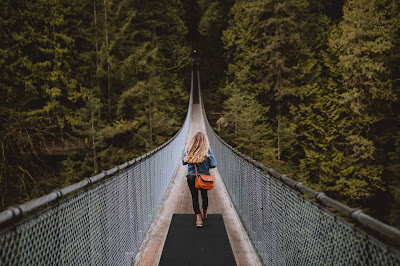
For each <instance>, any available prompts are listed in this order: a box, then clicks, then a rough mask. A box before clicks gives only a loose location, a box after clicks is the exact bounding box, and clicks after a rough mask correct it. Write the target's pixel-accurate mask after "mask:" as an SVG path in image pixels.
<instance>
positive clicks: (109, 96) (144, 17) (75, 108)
mask: <svg viewBox="0 0 400 266" xmlns="http://www.w3.org/2000/svg"><path fill="white" fill-rule="evenodd" d="M0 10H1V11H0V12H1V15H0V21H1V23H2V27H1V30H0V34H1V36H0V37H1V40H0V54H1V57H0V58H1V59H0V68H1V70H2V74H3V75H2V78H1V79H0V84H1V89H0V104H1V108H2V115H1V121H2V125H1V128H0V138H1V139H2V154H3V156H2V160H1V164H0V169H1V172H0V173H1V176H0V180H1V182H0V184H1V185H0V193H1V196H2V207H5V206H7V205H10V204H13V203H20V202H21V201H24V200H27V199H31V198H32V197H35V196H39V195H41V194H43V193H48V192H49V191H51V190H52V189H54V188H56V187H60V186H61V185H69V184H72V183H74V182H76V181H79V180H81V179H82V178H84V177H87V176H91V175H93V174H95V173H98V172H99V171H101V170H105V169H109V168H111V167H113V166H115V165H117V164H120V163H123V162H125V161H127V160H130V159H132V158H134V157H136V156H139V155H141V154H143V153H144V152H146V151H149V150H151V149H153V148H155V147H157V146H158V145H160V144H162V143H163V142H165V141H166V140H168V139H169V138H170V137H172V135H173V134H174V133H175V132H177V131H178V129H179V128H180V126H181V124H182V123H183V119H184V116H185V113H186V109H187V101H188V95H186V93H185V90H183V83H182V81H181V79H182V77H181V76H180V75H181V71H182V69H183V68H185V67H186V66H187V64H188V56H189V51H190V50H189V48H188V46H187V45H186V42H185V39H186V34H187V28H186V25H185V24H184V22H183V20H182V16H183V15H184V14H183V10H182V5H181V3H180V1H177V0H168V1H163V2H159V1H130V0H122V1H110V0H105V1H100V0H92V1H67V2H65V1H59V0H55V1H43V0H40V1H34V2H29V1H28V2H26V1H25V2H24V1H3V2H2V3H1V4H0ZM50 139H51V140H52V141H53V146H54V145H55V147H49V142H50ZM54 143H55V144H54ZM82 143H83V144H82ZM67 145H69V147H72V148H71V149H68V146H67ZM71 145H72V146H71ZM60 149H63V151H62V152H61V154H55V152H56V151H58V150H60Z"/></svg>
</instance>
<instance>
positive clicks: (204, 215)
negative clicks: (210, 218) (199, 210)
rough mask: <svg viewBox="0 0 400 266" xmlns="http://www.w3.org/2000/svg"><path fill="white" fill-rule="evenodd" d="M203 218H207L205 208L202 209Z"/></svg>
mask: <svg viewBox="0 0 400 266" xmlns="http://www.w3.org/2000/svg"><path fill="white" fill-rule="evenodd" d="M203 219H207V210H203Z"/></svg>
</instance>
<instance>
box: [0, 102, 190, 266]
mask: <svg viewBox="0 0 400 266" xmlns="http://www.w3.org/2000/svg"><path fill="white" fill-rule="evenodd" d="M189 119H190V109H189V112H188V114H187V117H186V121H185V123H184V125H183V127H182V129H181V131H180V132H179V134H177V135H176V136H175V137H174V138H173V140H172V141H170V142H169V143H168V144H166V145H165V146H163V147H160V148H159V149H157V150H156V151H155V152H152V153H149V154H147V155H146V156H144V157H143V158H141V159H137V160H136V161H135V162H132V165H131V166H128V167H126V168H124V169H123V170H119V171H117V172H116V173H115V174H113V175H112V176H109V177H107V178H105V179H104V180H102V181H99V182H98V183H96V184H93V185H92V186H89V187H87V188H85V189H84V190H83V191H81V192H78V193H76V194H74V195H73V196H70V197H68V198H65V199H63V200H62V201H59V202H57V203H53V204H52V206H50V207H48V208H46V209H45V210H43V211H41V212H40V213H38V214H35V215H34V216H31V217H29V218H25V219H24V220H22V221H20V222H18V223H17V224H14V225H9V226H8V227H6V228H3V229H2V230H1V232H0V248H1V250H0V256H1V257H0V265H131V263H132V262H133V260H134V258H135V256H136V254H137V252H138V250H139V248H140V246H141V244H142V242H143V239H144V238H145V236H146V233H147V231H148V229H149V227H150V225H151V223H152V221H153V219H154V217H155V214H156V213H157V211H158V209H159V207H160V204H161V202H162V199H163V197H164V195H165V193H166V191H167V188H168V185H169V183H170V181H171V179H172V177H173V175H174V172H175V170H176V167H177V165H178V163H179V162H180V157H181V155H182V152H183V149H184V145H185V141H186V136H187V132H188V128H189Z"/></svg>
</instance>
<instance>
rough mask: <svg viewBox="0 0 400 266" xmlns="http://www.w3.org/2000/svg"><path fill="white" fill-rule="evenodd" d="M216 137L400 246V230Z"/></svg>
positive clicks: (295, 187) (246, 157) (271, 172)
mask: <svg viewBox="0 0 400 266" xmlns="http://www.w3.org/2000/svg"><path fill="white" fill-rule="evenodd" d="M206 120H207V118H206ZM206 123H208V121H207V122H206ZM214 134H215V132H214ZM215 136H216V137H217V138H218V140H219V141H220V142H221V143H223V144H224V145H225V146H226V147H228V148H229V149H230V150H232V151H233V152H234V153H236V154H237V155H238V156H240V157H241V158H242V159H244V160H246V161H247V162H249V163H251V164H252V165H254V166H255V167H257V168H259V169H261V170H263V171H265V172H266V173H268V174H270V175H271V176H273V177H274V178H275V179H277V180H278V181H281V182H283V183H284V184H286V185H288V186H289V187H290V188H292V189H294V190H296V191H299V192H301V193H302V194H305V195H308V196H310V197H312V198H314V199H315V200H316V201H317V202H319V203H321V204H322V205H324V206H327V207H331V208H333V209H334V210H336V211H338V212H340V213H342V214H343V215H345V216H347V217H349V218H351V219H352V220H353V221H355V222H358V223H360V224H362V225H363V226H365V227H367V228H368V229H369V230H371V231H373V232H376V233H378V234H380V235H383V236H384V237H386V238H388V239H390V240H392V241H395V243H397V244H400V230H398V229H397V228H395V227H393V226H390V225H388V224H385V223H383V222H381V221H379V220H377V219H375V218H373V217H371V216H369V215H368V214H366V213H364V212H363V211H362V210H360V209H357V208H351V207H349V206H347V205H345V204H343V203H341V202H339V201H337V200H335V199H332V198H331V197H329V196H327V195H326V194H325V193H324V192H319V191H315V190H313V189H312V188H309V187H307V186H305V185H303V183H302V182H297V181H295V180H293V179H291V178H289V177H287V176H286V175H284V174H280V173H278V172H276V171H275V170H274V169H273V168H269V167H267V166H265V165H263V164H262V163H259V162H257V161H256V160H254V159H252V158H251V157H249V156H247V155H245V154H243V153H241V152H240V151H238V150H236V149H235V148H233V147H232V146H231V145H229V144H228V143H226V142H225V141H224V140H223V139H221V138H220V137H219V136H218V135H217V134H215Z"/></svg>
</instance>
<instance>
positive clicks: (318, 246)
mask: <svg viewBox="0 0 400 266" xmlns="http://www.w3.org/2000/svg"><path fill="white" fill-rule="evenodd" d="M198 131H202V132H204V133H206V134H207V136H208V138H209V140H210V145H211V148H212V150H213V152H214V154H215V156H216V159H217V162H218V167H217V169H213V170H211V174H212V175H214V176H215V177H216V185H215V189H214V190H212V191H210V192H209V202H210V206H209V209H208V213H209V214H210V219H209V221H207V223H205V227H204V231H201V230H203V229H197V228H195V226H194V222H195V218H194V214H193V209H192V205H191V204H192V203H191V196H190V192H189V189H188V188H187V185H186V178H185V175H186V167H187V166H183V165H182V164H181V161H182V155H183V150H184V147H185V145H187V144H188V141H189V140H190V139H191V138H192V136H193V135H194V134H195V133H197V132H198ZM339 213H340V214H341V215H342V216H344V217H348V220H351V221H352V223H349V222H347V221H345V220H344V219H342V218H340V217H339V216H338V215H337V214H339ZM189 216H190V219H189V220H187V221H188V222H186V224H184V225H182V223H181V224H179V219H181V220H182V219H183V220H185V219H184V218H185V217H189ZM175 221H176V222H175ZM218 222H219V225H218ZM214 223H215V224H214ZM214 225H215V226H214ZM217 225H218V226H219V227H218V226H217ZM0 226H1V231H0V248H1V250H0V255H1V258H0V265H235V264H236V265H400V253H399V251H398V249H397V248H398V247H399V244H400V232H399V231H398V230H397V229H396V228H394V227H391V226H388V225H386V224H384V223H381V222H379V221H377V220H376V219H374V218H372V217H370V216H368V215H367V214H365V213H363V212H362V211H361V210H358V209H353V208H351V207H348V206H346V205H344V204H342V203H340V202H338V201H336V200H334V199H332V198H330V197H328V196H326V195H325V194H324V193H322V192H317V191H314V190H312V189H310V188H308V187H306V186H304V185H303V184H302V183H301V182H296V181H294V180H292V179H290V178H288V177H287V176H285V175H282V174H279V173H277V172H276V171H274V170H273V169H271V168H268V167H266V166H264V165H262V164H260V163H258V162H256V161H254V160H252V159H251V158H249V157H247V156H245V155H243V154H241V153H240V152H238V151H237V150H235V149H234V148H232V147H231V146H229V145H228V144H226V143H225V142H224V141H223V140H222V139H220V138H219V137H218V136H217V135H216V134H215V133H214V131H213V130H212V128H211V126H210V124H209V123H208V121H207V117H206V115H205V111H204V108H203V100H202V97H201V88H200V75H199V72H198V71H197V69H196V68H194V70H193V71H192V85H191V97H190V103H189V107H188V112H187V117H186V120H185V122H184V124H183V126H182V128H181V129H180V131H179V132H178V133H177V134H176V135H175V136H174V137H173V138H172V139H171V140H169V141H168V142H166V143H165V144H163V145H161V146H160V147H158V148H156V149H155V150H153V151H151V152H149V153H147V154H144V155H142V156H140V157H138V158H135V159H133V160H131V161H128V162H125V163H124V164H122V165H119V166H117V167H114V168H112V169H110V170H108V171H104V172H102V173H100V174H98V175H96V176H93V177H90V178H85V179H84V180H82V181H81V182H79V183H76V184H73V185H71V186H68V187H65V188H62V189H59V190H55V191H53V192H52V193H50V194H48V195H45V196H42V197H40V198H37V199H34V200H32V201H29V202H26V203H24V204H21V205H18V206H11V207H9V208H7V209H6V210H5V211H3V212H2V213H0ZM207 226H208V227H209V228H215V230H216V231H212V230H214V229H212V230H211V229H210V230H211V231H209V232H207V231H206V229H207ZM213 226H214V227H213ZM182 227H185V229H186V230H187V231H185V232H186V233H184V236H185V237H184V238H179V237H178V238H176V239H173V240H170V238H171V237H173V235H174V232H175V231H179V230H180V229H181V228H182ZM225 230H226V231H225ZM202 233H204V234H203V235H206V234H208V235H207V236H208V237H210V238H209V239H208V244H209V245H210V246H211V247H212V250H209V252H208V253H206V252H203V253H202V251H204V250H203V248H204V249H206V248H207V246H204V247H202V246H200V247H197V246H196V243H197V244H198V242H199V241H200V240H199V239H197V238H196V237H197V236H201V234H202ZM217 233H218V234H217ZM200 238H201V237H200ZM223 239H225V240H226V241H225V242H223ZM204 243H207V239H206V242H204ZM220 243H225V244H220ZM226 243H228V247H226ZM171 245H172V246H171ZM174 245H180V246H179V249H177V248H176V247H175V249H174ZM222 246H224V248H225V249H221V248H223V247H222ZM185 247H187V249H185ZM213 252H214V253H213ZM195 254H198V255H197V256H195ZM210 254H211V255H210ZM229 254H231V255H232V256H231V257H229V256H228V255H229ZM193 256H195V257H193ZM207 256H208V257H207ZM206 262H207V263H206Z"/></svg>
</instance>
